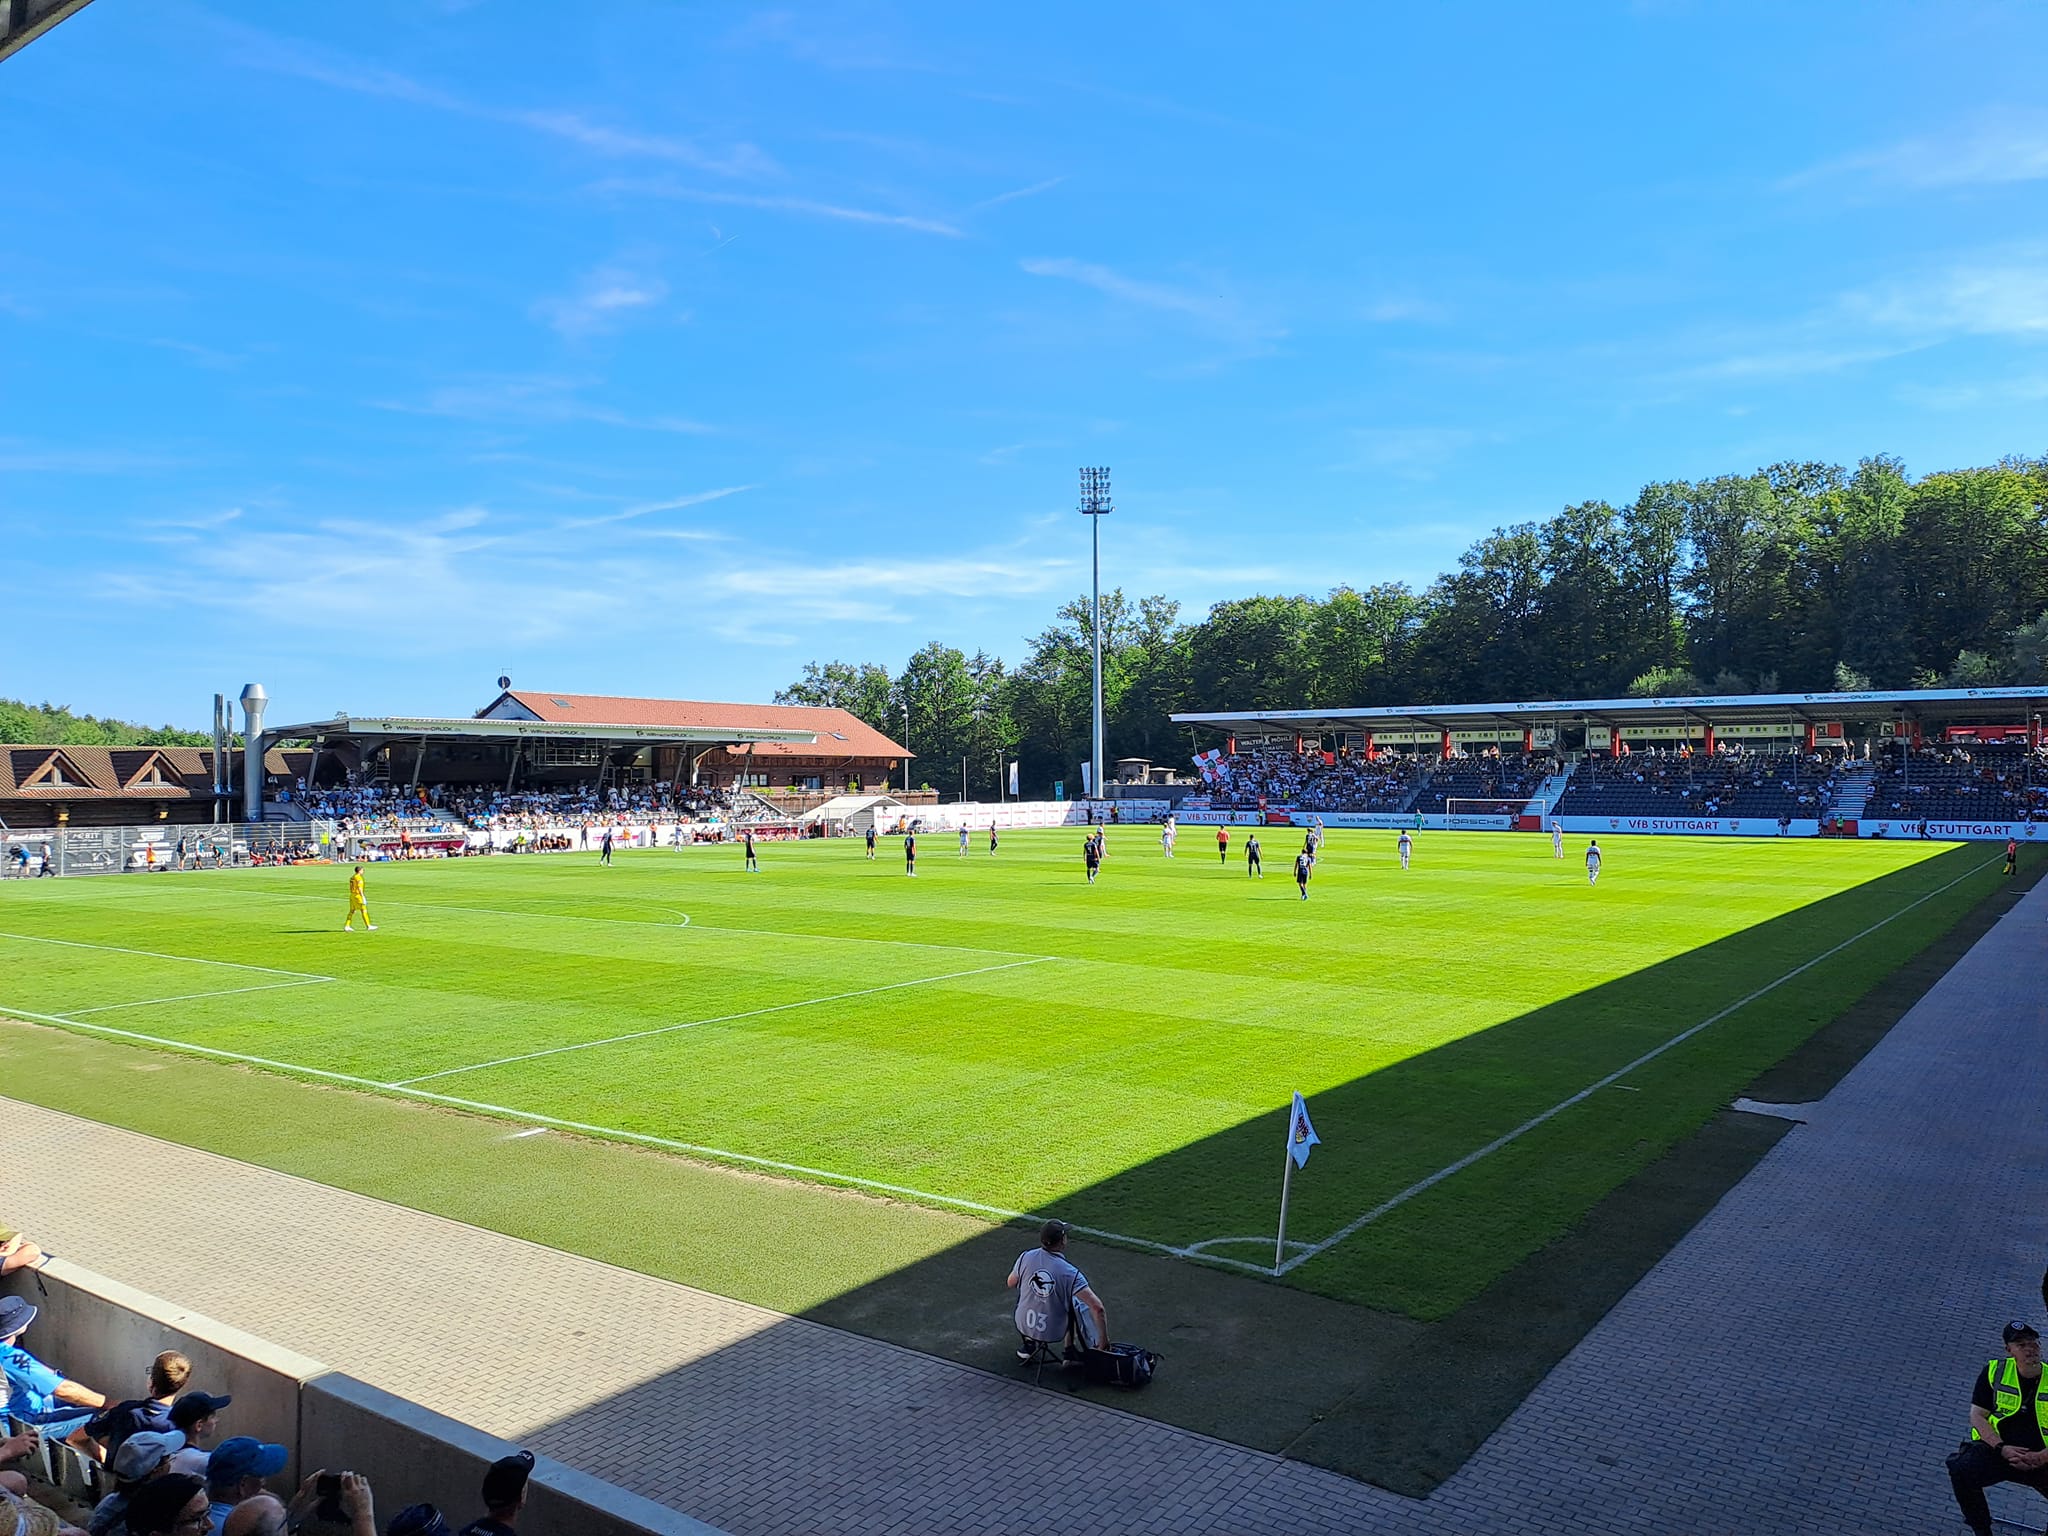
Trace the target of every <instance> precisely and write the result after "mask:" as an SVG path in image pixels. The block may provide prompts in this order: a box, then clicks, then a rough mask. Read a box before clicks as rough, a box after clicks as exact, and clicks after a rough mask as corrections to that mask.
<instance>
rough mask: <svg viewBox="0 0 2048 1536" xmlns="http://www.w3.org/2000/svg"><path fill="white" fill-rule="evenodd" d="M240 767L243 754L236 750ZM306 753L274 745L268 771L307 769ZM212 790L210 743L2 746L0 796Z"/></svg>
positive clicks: (185, 796) (164, 796)
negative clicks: (149, 745)
mask: <svg viewBox="0 0 2048 1536" xmlns="http://www.w3.org/2000/svg"><path fill="white" fill-rule="evenodd" d="M235 756H236V758H237V759H238V761H237V764H236V766H237V770H238V771H239V768H240V763H239V758H240V754H239V753H237V754H235ZM307 757H308V754H307V753H305V752H299V751H291V752H287V751H280V750H278V749H276V748H272V749H271V750H270V751H267V752H265V753H264V754H263V768H264V772H266V773H271V774H276V775H279V776H287V775H290V774H294V773H303V772H304V771H305V767H306V762H307ZM212 795H213V749H212V748H210V747H87V746H63V745H58V744H43V745H35V746H6V747H0V801H5V800H18V801H31V802H33V801H38V800H47V801H53V802H61V803H66V804H68V803H70V802H72V801H84V800H166V801H168V800H192V799H210V798H211V797H212Z"/></svg>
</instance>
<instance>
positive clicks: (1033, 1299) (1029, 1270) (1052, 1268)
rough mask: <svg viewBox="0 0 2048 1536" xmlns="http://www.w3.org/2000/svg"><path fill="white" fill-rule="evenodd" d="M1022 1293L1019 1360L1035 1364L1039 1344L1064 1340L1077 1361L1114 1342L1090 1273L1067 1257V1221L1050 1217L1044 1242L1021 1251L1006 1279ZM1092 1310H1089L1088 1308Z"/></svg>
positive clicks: (1019, 1296)
mask: <svg viewBox="0 0 2048 1536" xmlns="http://www.w3.org/2000/svg"><path fill="white" fill-rule="evenodd" d="M1004 1283H1005V1284H1007V1285H1008V1286H1009V1287H1010V1289H1011V1290H1014V1291H1016V1292H1017V1293H1018V1294H1017V1359H1018V1361H1019V1362H1020V1363H1021V1364H1026V1365H1028V1364H1030V1363H1031V1360H1032V1357H1033V1356H1034V1354H1035V1353H1036V1352H1037V1349H1038V1346H1039V1345H1041V1344H1044V1345H1053V1344H1058V1345H1062V1346H1064V1348H1063V1353H1064V1354H1065V1355H1066V1357H1067V1358H1068V1359H1072V1358H1074V1357H1075V1356H1077V1355H1079V1354H1080V1353H1081V1350H1082V1348H1084V1347H1085V1348H1099V1347H1101V1346H1102V1345H1104V1344H1107V1343H1108V1342H1109V1313H1108V1310H1107V1309H1106V1308H1104V1306H1103V1305H1102V1300H1101V1298H1100V1297H1098V1296H1097V1295H1096V1294H1095V1292H1094V1291H1093V1290H1091V1289H1090V1288H1089V1285H1088V1277H1087V1276H1086V1275H1084V1274H1082V1273H1081V1271H1080V1270H1078V1269H1076V1268H1075V1267H1074V1266H1073V1265H1072V1264H1071V1263H1069V1262H1068V1261H1067V1224H1066V1223H1065V1222H1064V1221H1048V1222H1047V1223H1046V1224H1045V1225H1044V1226H1043V1227H1042V1228H1040V1229H1039V1233H1038V1246H1037V1247H1036V1248H1032V1249H1028V1250H1026V1251H1025V1252H1023V1253H1020V1254H1019V1255H1017V1262H1016V1263H1015V1264H1012V1265H1011V1266H1010V1278H1009V1279H1008V1280H1007V1281H1006V1282H1004ZM1084 1308H1085V1309H1086V1310H1085V1311H1084V1310H1083V1309H1084Z"/></svg>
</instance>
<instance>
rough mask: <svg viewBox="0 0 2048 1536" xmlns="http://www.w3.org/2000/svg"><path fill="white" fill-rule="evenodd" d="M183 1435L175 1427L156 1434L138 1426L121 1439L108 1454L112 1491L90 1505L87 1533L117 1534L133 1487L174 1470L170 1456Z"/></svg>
mask: <svg viewBox="0 0 2048 1536" xmlns="http://www.w3.org/2000/svg"><path fill="white" fill-rule="evenodd" d="M184 1444H185V1437H184V1436H183V1435H181V1434H179V1433H178V1432H177V1431H176V1430H172V1431H171V1432H170V1433H169V1434H160V1433H158V1432H157V1431H156V1430H153V1429H138V1430H137V1431H136V1432H135V1433H134V1434H132V1435H130V1436H129V1437H128V1438H127V1439H125V1440H123V1441H122V1442H121V1449H119V1450H118V1451H116V1452H114V1454H113V1455H112V1456H111V1457H109V1458H108V1462H109V1465H110V1466H111V1467H112V1468H113V1472H114V1491H113V1492H112V1493H110V1494H108V1495H107V1496H106V1497H105V1498H104V1499H101V1500H100V1501H99V1503H98V1504H96V1505H94V1506H93V1511H92V1518H91V1519H90V1520H88V1521H86V1522H85V1528H86V1531H87V1532H88V1533H89V1536H121V1533H123V1532H125V1531H126V1530H127V1529H128V1501H129V1500H130V1499H132V1498H133V1497H134V1496H135V1490H136V1489H138V1488H140V1487H141V1486H142V1485H143V1484H144V1483H146V1482H148V1481H149V1480H150V1479H152V1478H157V1477H163V1476H166V1475H168V1474H169V1473H170V1472H172V1471H173V1470H175V1469H174V1468H173V1467H172V1466H171V1458H172V1457H173V1456H174V1455H176V1454H177V1452H178V1451H179V1450H180V1449H181V1448H182V1447H183V1446H184Z"/></svg>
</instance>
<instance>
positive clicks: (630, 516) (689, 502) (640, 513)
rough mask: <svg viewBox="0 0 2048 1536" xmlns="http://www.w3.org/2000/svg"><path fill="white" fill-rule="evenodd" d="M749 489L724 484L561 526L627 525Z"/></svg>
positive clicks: (669, 533)
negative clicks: (654, 515) (661, 513)
mask: <svg viewBox="0 0 2048 1536" xmlns="http://www.w3.org/2000/svg"><path fill="white" fill-rule="evenodd" d="M752 489H753V487H752V486H751V485H726V486H720V487H719V488H718V489H717V490H715V491H692V492H691V493H690V494H689V495H687V496H671V497H669V498H668V499H667V500H666V501H643V502H639V503H637V504H635V505H633V506H630V507H626V508H623V509H622V510H620V511H617V512H607V513H605V514H604V515H603V516H601V517H579V518H577V519H575V520H574V521H572V522H567V523H563V524H562V527H564V528H596V527H600V526H603V525H605V524H609V523H629V522H633V521H635V520H636V519H638V518H643V517H650V516H652V515H653V514H654V513H656V512H675V511H680V510H681V509H682V508H684V507H700V506H702V505H704V503H706V502H708V501H723V500H724V499H725V498H726V497H728V496H737V495H739V494H740V493H741V492H742V491H751V490H752ZM650 532H659V533H660V534H661V535H662V536H663V537H665V538H675V539H700V540H701V539H715V538H718V537H720V535H718V534H715V533H705V532H702V531H700V530H697V529H662V530H650Z"/></svg>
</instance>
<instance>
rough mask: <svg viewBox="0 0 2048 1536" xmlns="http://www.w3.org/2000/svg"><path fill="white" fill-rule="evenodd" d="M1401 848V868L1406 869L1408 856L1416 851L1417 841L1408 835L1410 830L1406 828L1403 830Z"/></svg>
mask: <svg viewBox="0 0 2048 1536" xmlns="http://www.w3.org/2000/svg"><path fill="white" fill-rule="evenodd" d="M1399 847H1400V849H1401V867H1402V868H1403V869H1406V868H1407V867H1408V855H1409V854H1411V853H1413V852H1414V851H1415V839H1414V838H1412V837H1410V836H1409V835H1408V829H1407V828H1406V827H1403V828H1402V829H1401V841H1400V844H1399Z"/></svg>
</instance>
